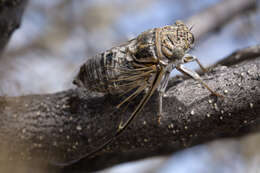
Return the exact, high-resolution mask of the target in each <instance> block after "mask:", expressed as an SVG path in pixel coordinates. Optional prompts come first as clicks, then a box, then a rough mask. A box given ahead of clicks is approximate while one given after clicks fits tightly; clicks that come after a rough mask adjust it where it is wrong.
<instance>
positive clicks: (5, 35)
mask: <svg viewBox="0 0 260 173" xmlns="http://www.w3.org/2000/svg"><path fill="white" fill-rule="evenodd" d="M26 4H27V0H3V1H0V55H1V53H2V51H3V49H4V48H5V46H6V44H7V43H8V41H9V39H10V37H11V35H12V33H13V32H14V31H15V30H16V29H17V28H19V26H20V24H21V19H22V15H23V12H24V9H25V6H26Z"/></svg>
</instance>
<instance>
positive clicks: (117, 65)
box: [74, 33, 157, 94]
mask: <svg viewBox="0 0 260 173" xmlns="http://www.w3.org/2000/svg"><path fill="white" fill-rule="evenodd" d="M152 34H154V33H152ZM147 38H148V39H150V38H151V37H150V36H149V37H147ZM146 41H147V40H146ZM150 42H151V43H152V42H153V41H152V39H151V41H150ZM138 43H139V44H138ZM137 50H138V51H137ZM154 53H155V51H154V48H151V44H150V45H149V46H147V47H142V48H140V42H138V39H133V40H130V41H129V42H127V43H126V44H124V45H121V46H118V47H114V48H112V49H110V50H107V51H105V52H104V53H101V54H98V55H96V56H94V57H92V58H90V59H88V60H87V61H86V63H85V64H83V65H82V66H81V68H80V71H79V73H78V75H77V76H76V78H75V80H74V84H76V85H77V86H80V87H85V88H87V89H89V90H91V91H95V92H102V93H110V94H120V93H125V92H126V91H129V92H130V91H131V90H133V89H135V88H138V87H139V86H142V89H143V90H144V89H145V87H143V86H146V87H148V84H149V81H150V80H151V79H152V78H153V76H154V75H155V70H156V69H155V68H156V65H157V64H156V62H157V59H156V58H155V56H154Z"/></svg>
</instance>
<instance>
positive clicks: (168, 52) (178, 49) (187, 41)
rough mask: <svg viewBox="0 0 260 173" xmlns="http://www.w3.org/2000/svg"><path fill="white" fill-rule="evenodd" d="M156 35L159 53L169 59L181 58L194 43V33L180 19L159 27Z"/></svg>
mask: <svg viewBox="0 0 260 173" xmlns="http://www.w3.org/2000/svg"><path fill="white" fill-rule="evenodd" d="M158 36H159V37H160V39H159V40H160V45H159V46H160V49H161V54H162V55H163V56H165V57H166V58H167V59H169V60H170V61H174V60H178V59H181V58H182V57H183V56H184V55H185V53H187V52H188V51H189V50H190V48H192V47H193V45H194V35H193V34H192V33H191V30H190V29H189V28H188V27H187V25H185V24H184V23H183V22H182V21H176V22H175V24H174V25H170V26H165V27H163V28H161V31H160V34H158Z"/></svg>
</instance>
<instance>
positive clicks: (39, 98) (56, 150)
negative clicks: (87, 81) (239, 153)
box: [0, 58, 260, 171]
mask: <svg viewBox="0 0 260 173" xmlns="http://www.w3.org/2000/svg"><path fill="white" fill-rule="evenodd" d="M259 68H260V58H256V59H255V60H252V61H249V62H244V63H243V62H242V63H241V64H239V65H236V66H234V67H224V66H222V67H217V68H215V69H214V70H212V71H211V72H209V73H208V74H207V75H206V76H204V77H203V79H204V80H205V81H206V82H207V83H208V85H209V86H210V87H212V88H213V89H214V90H216V91H217V92H219V93H221V94H222V95H224V96H225V97H224V98H216V97H215V96H212V95H210V93H209V92H208V91H207V90H206V89H205V88H202V87H201V86H200V85H198V83H197V82H195V81H194V80H192V79H189V80H185V81H178V82H176V83H175V84H174V82H171V85H172V86H170V88H169V90H168V92H167V97H166V98H164V111H165V113H164V115H163V117H162V118H161V124H158V121H157V109H156V108H157V96H156V95H155V96H153V97H152V98H151V99H150V101H149V102H148V104H147V105H146V107H145V108H144V110H143V111H142V113H141V114H140V115H139V116H137V118H136V119H135V120H134V122H133V123H132V124H131V125H130V126H129V128H127V130H126V131H125V132H124V133H123V134H122V135H121V136H120V137H119V138H117V140H116V141H114V142H113V143H112V144H111V145H110V146H109V147H107V148H106V150H103V151H101V152H99V153H98V155H97V156H95V157H93V158H88V159H84V160H82V161H80V162H79V163H77V164H75V165H72V166H71V167H69V168H70V169H69V168H66V171H72V170H73V169H75V168H77V169H78V171H79V170H80V169H82V170H84V171H93V170H98V169H103V168H105V167H108V166H112V165H114V164H118V163H122V162H124V161H129V160H136V159H141V158H145V157H149V156H154V155H162V154H170V153H172V152H174V151H178V150H181V149H184V148H186V147H191V146H194V145H197V144H200V143H205V142H208V141H211V140H213V139H218V138H220V137H237V136H242V135H244V134H247V133H249V132H251V131H252V129H255V128H256V127H257V126H258V125H259V111H260V100H259V99H260V87H259V86H260V74H259V70H258V69H259ZM115 100H116V98H112V97H111V96H98V95H93V94H91V93H88V92H87V91H84V90H81V89H72V90H68V91H64V92H60V93H56V94H48V95H28V96H21V97H14V98H5V97H0V102H1V104H0V105H1V106H0V114H1V122H0V132H1V133H0V138H1V140H0V146H1V148H4V149H5V150H4V151H5V153H6V155H5V157H4V158H2V159H4V160H3V161H5V160H6V159H11V160H17V161H19V160H28V161H30V162H31V160H33V161H37V160H38V159H40V160H41V159H44V160H45V161H47V163H69V162H70V161H72V160H74V159H77V158H80V157H81V156H82V155H84V154H86V153H89V152H90V151H92V150H93V149H95V147H97V146H99V145H101V144H102V143H103V142H104V141H106V139H107V138H108V137H109V136H111V135H112V134H113V133H114V132H115V131H116V129H117V127H118V124H119V122H120V120H121V118H124V119H126V118H127V116H128V115H129V114H130V113H131V112H132V111H133V108H134V106H131V105H130V106H129V108H128V109H127V110H126V111H125V112H123V110H118V111H115V105H116V102H117V101H115ZM138 100H139V99H137V101H136V102H135V103H134V104H137V102H138ZM6 146H8V147H6ZM11 163H13V161H12V162H11ZM64 171H65V170H64Z"/></svg>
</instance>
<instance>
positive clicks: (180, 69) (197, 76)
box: [176, 64, 224, 97]
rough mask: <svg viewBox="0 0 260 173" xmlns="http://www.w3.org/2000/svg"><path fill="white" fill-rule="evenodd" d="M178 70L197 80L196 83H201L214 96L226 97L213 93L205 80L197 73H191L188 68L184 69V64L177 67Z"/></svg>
mask: <svg viewBox="0 0 260 173" xmlns="http://www.w3.org/2000/svg"><path fill="white" fill-rule="evenodd" d="M176 69H177V70H178V71H180V72H181V73H183V74H186V75H188V76H190V77H192V78H193V79H195V80H196V81H198V82H199V83H201V84H202V85H203V86H204V87H205V88H207V89H208V90H209V91H210V92H211V93H212V94H213V95H215V96H218V97H224V96H223V95H221V94H219V93H217V92H215V91H213V90H212V89H211V88H210V87H209V86H208V85H207V84H206V83H205V82H204V81H203V80H202V78H201V77H200V76H199V74H198V73H196V72H195V71H191V70H189V69H187V68H186V67H184V66H183V65H182V64H180V65H178V66H176Z"/></svg>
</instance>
